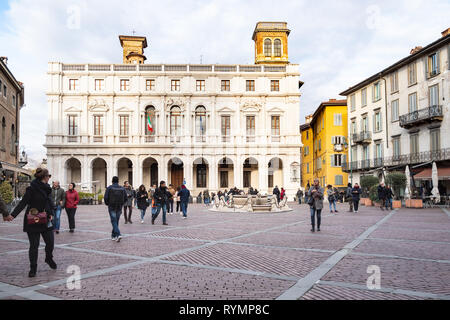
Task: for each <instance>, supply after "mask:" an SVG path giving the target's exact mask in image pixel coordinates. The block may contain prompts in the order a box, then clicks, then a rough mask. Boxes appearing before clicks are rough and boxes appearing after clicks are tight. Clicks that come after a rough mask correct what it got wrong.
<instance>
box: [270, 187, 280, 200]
mask: <svg viewBox="0 0 450 320" xmlns="http://www.w3.org/2000/svg"><path fill="white" fill-rule="evenodd" d="M272 194H273V195H274V196H276V197H277V203H280V194H281V192H280V189H278V186H275V188H273V190H272Z"/></svg>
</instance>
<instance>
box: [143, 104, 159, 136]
mask: <svg viewBox="0 0 450 320" xmlns="http://www.w3.org/2000/svg"><path fill="white" fill-rule="evenodd" d="M149 120H150V122H149ZM144 127H145V135H146V136H154V135H155V132H156V119H155V107H154V106H147V107H146V108H145V121H144ZM150 128H151V129H150Z"/></svg>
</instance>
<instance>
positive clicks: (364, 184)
mask: <svg viewBox="0 0 450 320" xmlns="http://www.w3.org/2000/svg"><path fill="white" fill-rule="evenodd" d="M378 183H379V181H378V178H377V177H375V176H372V175H369V176H363V177H361V189H362V195H361V204H364V205H366V206H369V207H370V206H372V202H373V200H372V199H371V198H370V190H371V188H372V187H373V186H376V185H377V184H378Z"/></svg>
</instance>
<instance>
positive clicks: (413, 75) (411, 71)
mask: <svg viewBox="0 0 450 320" xmlns="http://www.w3.org/2000/svg"><path fill="white" fill-rule="evenodd" d="M416 83H417V64H416V62H413V63H411V64H410V65H409V66H408V86H412V85H415V84H416Z"/></svg>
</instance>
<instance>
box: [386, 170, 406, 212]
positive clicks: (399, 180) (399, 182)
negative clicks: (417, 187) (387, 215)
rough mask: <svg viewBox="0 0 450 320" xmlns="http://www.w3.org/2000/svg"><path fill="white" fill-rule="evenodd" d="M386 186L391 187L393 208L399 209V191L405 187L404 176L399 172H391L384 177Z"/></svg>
mask: <svg viewBox="0 0 450 320" xmlns="http://www.w3.org/2000/svg"><path fill="white" fill-rule="evenodd" d="M386 184H388V185H390V186H391V187H392V189H393V190H392V191H393V192H394V200H393V201H392V207H393V208H401V207H402V201H401V198H400V191H401V190H403V189H405V187H406V175H405V174H404V173H401V172H393V173H390V174H388V175H387V176H386Z"/></svg>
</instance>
